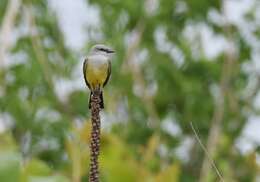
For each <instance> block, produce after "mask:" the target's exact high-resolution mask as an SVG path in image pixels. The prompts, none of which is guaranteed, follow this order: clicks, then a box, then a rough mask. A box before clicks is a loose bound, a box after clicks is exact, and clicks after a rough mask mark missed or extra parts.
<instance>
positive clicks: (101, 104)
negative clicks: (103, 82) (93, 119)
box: [88, 91, 104, 109]
mask: <svg viewBox="0 0 260 182" xmlns="http://www.w3.org/2000/svg"><path fill="white" fill-rule="evenodd" d="M92 94H93V92H92V91H91V92H90V94H89V100H88V108H89V109H91V96H92ZM99 98H100V108H101V109H104V99H103V92H102V91H101V92H100V96H99Z"/></svg>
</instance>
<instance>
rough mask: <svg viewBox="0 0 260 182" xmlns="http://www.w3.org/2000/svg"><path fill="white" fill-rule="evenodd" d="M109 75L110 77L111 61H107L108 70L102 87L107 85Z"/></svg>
mask: <svg viewBox="0 0 260 182" xmlns="http://www.w3.org/2000/svg"><path fill="white" fill-rule="evenodd" d="M110 75H111V61H110V60H108V68H107V78H106V80H105V82H104V84H103V87H104V86H105V85H106V84H107V82H108V80H109V78H110Z"/></svg>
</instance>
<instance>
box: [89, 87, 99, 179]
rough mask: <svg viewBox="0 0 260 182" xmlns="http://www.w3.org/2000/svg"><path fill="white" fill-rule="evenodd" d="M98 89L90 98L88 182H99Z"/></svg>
mask: <svg viewBox="0 0 260 182" xmlns="http://www.w3.org/2000/svg"><path fill="white" fill-rule="evenodd" d="M100 92H101V91H100V89H96V90H94V91H93V94H92V95H91V96H90V97H91V98H90V99H91V122H92V131H91V143H90V171H89V182H98V181H99V170H98V155H99V146H100V116H99V112H100V110H101V109H100V102H101V100H100V94H101V93H100Z"/></svg>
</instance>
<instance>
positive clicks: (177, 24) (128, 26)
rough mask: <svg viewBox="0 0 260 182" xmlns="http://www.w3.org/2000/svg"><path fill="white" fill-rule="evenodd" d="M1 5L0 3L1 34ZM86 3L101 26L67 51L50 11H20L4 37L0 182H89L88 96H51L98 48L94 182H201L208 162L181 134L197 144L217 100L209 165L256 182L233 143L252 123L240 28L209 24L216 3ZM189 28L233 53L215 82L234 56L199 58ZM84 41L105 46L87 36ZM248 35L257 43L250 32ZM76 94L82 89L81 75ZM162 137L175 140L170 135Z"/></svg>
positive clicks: (249, 158) (31, 5)
mask: <svg viewBox="0 0 260 182" xmlns="http://www.w3.org/2000/svg"><path fill="white" fill-rule="evenodd" d="M9 2H10V1H6V0H1V1H0V24H1V25H2V23H3V18H4V16H5V15H6V13H7V5H8V3H9ZM86 2H88V3H89V5H90V6H91V7H96V8H97V9H98V10H99V16H100V20H101V22H100V25H99V27H98V28H96V27H95V28H94V27H91V26H90V27H89V26H88V27H86V35H87V36H88V42H84V48H83V49H82V50H77V51H75V50H72V49H70V48H68V47H67V46H66V45H65V38H64V36H63V35H64V34H63V30H62V27H61V26H60V25H61V24H60V22H59V19H58V18H57V16H56V14H55V12H53V10H52V9H51V8H50V6H49V5H48V3H47V1H44V0H25V1H22V4H21V7H20V9H19V11H18V12H17V16H16V19H15V22H14V27H13V30H14V32H16V33H14V32H12V33H13V34H14V37H15V40H12V41H13V42H14V43H12V45H11V47H10V49H7V53H8V55H10V57H9V56H8V59H7V61H8V62H9V63H10V65H9V66H8V67H6V68H0V127H1V123H2V121H3V123H5V124H6V126H7V129H6V130H5V131H3V132H2V131H1V128H0V132H1V133H0V181H3V182H16V181H22V182H42V181H44V182H68V181H73V182H79V181H87V179H88V165H89V149H88V147H89V136H90V121H89V120H87V119H88V118H89V110H88V97H89V92H88V91H87V89H79V88H78V87H77V86H75V88H74V86H70V88H68V87H66V88H63V87H59V86H60V85H58V83H57V82H58V81H59V80H65V81H71V82H73V83H74V81H75V72H76V73H80V74H81V73H82V69H81V68H80V69H78V70H76V69H77V68H78V64H79V65H81V64H82V63H83V60H80V59H81V58H80V56H79V52H81V54H80V55H82V54H84V55H86V54H87V52H88V51H89V48H90V47H91V46H92V45H93V44H95V43H97V40H99V41H98V43H106V44H110V45H111V46H112V47H113V48H114V49H115V50H116V55H115V56H114V58H113V62H112V77H111V80H110V82H109V84H108V85H107V87H106V88H105V89H104V100H105V107H106V108H105V111H104V114H102V115H101V117H102V124H101V125H103V124H104V126H106V127H105V129H104V130H102V140H101V143H102V144H101V156H100V168H101V169H100V170H101V181H104V182H111V181H112V182H121V181H126V182H134V181H136V182H139V181H140V182H146V181H147V182H161V181H170V182H175V181H176V182H177V181H182V182H192V181H198V179H199V178H200V176H199V175H200V173H199V172H200V169H201V164H202V161H203V158H204V157H205V156H204V153H203V152H202V150H201V148H199V146H198V144H197V143H196V142H194V141H195V140H194V141H193V142H191V143H190V144H189V146H188V149H186V150H185V149H184V150H183V148H185V146H186V143H185V142H186V140H187V139H194V134H193V133H192V131H191V128H190V125H189V123H190V122H191V121H192V122H193V123H194V125H195V126H196V128H197V129H198V131H199V135H200V136H201V140H202V142H203V143H206V142H207V139H208V136H209V133H210V130H211V128H212V122H214V118H215V114H216V107H217V105H218V101H219V100H222V99H223V105H221V108H223V113H222V114H223V117H222V119H221V121H222V122H221V126H220V130H221V132H220V133H219V134H218V138H219V139H218V143H217V144H216V145H217V147H216V151H215V152H214V155H213V156H212V158H214V161H215V162H216V165H217V167H218V168H219V170H220V171H221V173H222V175H223V177H224V178H225V179H226V181H245V182H246V181H254V180H255V179H256V177H257V172H258V171H259V164H257V163H256V156H257V155H259V152H258V153H257V151H256V152H252V153H249V154H245V155H242V154H240V153H239V151H238V150H237V147H236V141H237V139H238V138H239V137H240V135H241V133H242V130H243V128H244V126H245V124H246V123H247V119H248V117H249V115H251V114H252V113H254V114H255V112H256V111H255V110H254V108H253V100H247V98H246V99H245V96H244V93H245V92H247V89H246V87H247V84H248V82H249V81H250V77H251V76H250V75H249V74H248V73H246V72H245V71H244V68H245V67H246V66H245V65H246V63H250V59H251V57H252V54H253V52H254V51H255V50H253V48H252V45H251V44H250V43H249V42H248V40H246V38H245V36H244V34H243V33H241V32H240V27H238V25H236V24H230V25H224V24H221V23H219V24H216V23H214V22H212V21H211V20H210V18H209V12H210V11H212V10H214V11H216V12H218V13H219V14H221V11H222V8H223V7H222V6H223V5H222V4H221V1H209V0H196V1H195V0H183V1H180V0H158V1H156V0H155V1H153V0H146V1H133V0H124V1H120V0H107V1H102V0H89V1H86ZM149 2H150V3H151V2H157V3H158V4H157V6H156V5H155V8H154V9H153V7H152V6H151V7H147V6H149ZM255 11H256V10H254V9H253V10H249V12H247V13H246V14H245V17H246V18H247V19H248V21H255V19H256V17H255V16H256V15H255ZM75 13H77V12H75ZM197 24H198V25H200V24H205V25H206V26H208V27H209V28H210V29H212V31H213V33H214V35H213V37H214V36H215V33H217V34H219V35H220V36H222V37H224V38H225V39H226V40H232V41H233V43H234V44H235V45H236V52H237V53H238V54H237V55H235V56H234V55H233V57H232V56H231V59H233V63H232V65H231V67H232V68H231V69H229V71H227V72H228V73H227V75H228V76H226V77H228V79H227V80H224V81H223V77H224V76H223V73H225V70H226V68H227V67H228V65H226V64H227V60H228V59H230V58H229V52H231V51H230V50H227V53H225V52H224V51H222V52H220V54H218V55H217V56H216V57H208V56H206V55H205V50H203V48H204V47H203V45H202V44H203V43H202V40H201V38H200V37H199V36H201V35H196V36H197V37H195V41H193V42H190V41H189V40H188V38H187V37H186V36H185V35H184V34H185V33H184V31H185V30H186V28H187V26H192V25H197ZM0 27H2V26H0ZM195 29H196V27H192V30H194V32H196V31H198V30H195ZM161 30H163V31H162V32H163V33H162V32H161V34H160V31H161ZM199 31H200V30H199ZM17 32H18V33H17ZM93 32H97V33H100V35H102V36H100V37H98V38H97V37H94V36H93V35H92V34H91V33H93ZM158 32H159V33H158ZM157 33H158V34H159V36H158V37H159V39H160V40H159V41H162V42H163V43H162V44H160V43H158V40H157V38H156V36H157ZM254 35H255V36H256V37H258V38H259V30H258V29H256V30H255V32H254ZM75 36H76V35H75ZM164 39H165V40H164ZM1 46H2V45H1ZM164 46H165V47H164ZM211 46H212V45H211ZM176 50H179V52H180V54H177V55H176V54H175V53H176ZM174 51H175V53H173V52H174ZM1 60H2V58H0V62H1ZM180 60H183V62H181V61H180ZM180 62H181V63H180ZM78 75H79V74H77V76H78ZM222 82H224V83H222ZM75 84H76V82H75ZM81 84H82V88H85V85H84V80H83V76H82V82H81ZM223 84H224V85H223ZM222 87H223V88H222ZM66 89H68V90H66ZM219 92H223V93H222V94H223V95H220V94H219ZM63 93H66V94H63ZM219 95H220V96H219ZM220 97H221V99H220ZM258 112H259V111H258ZM6 115H7V116H8V117H4V116H6ZM169 118H170V120H169ZM165 123H166V124H167V123H168V124H169V125H166V126H164V124H165ZM171 126H173V127H176V128H177V129H176V130H178V131H175V130H174V131H173V132H171V131H169V130H170V129H171ZM183 146H184V147H183ZM180 151H181V152H180ZM183 151H186V152H183ZM180 153H181V154H180ZM183 153H184V154H183ZM186 153H187V155H188V158H185V155H186ZM183 156H184V157H183ZM10 174H11V175H10ZM207 175H208V176H207V181H218V180H219V179H218V177H217V176H216V174H215V172H214V170H213V169H212V170H210V172H209V174H207Z"/></svg>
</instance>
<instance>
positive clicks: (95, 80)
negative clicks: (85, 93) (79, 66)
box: [86, 64, 108, 89]
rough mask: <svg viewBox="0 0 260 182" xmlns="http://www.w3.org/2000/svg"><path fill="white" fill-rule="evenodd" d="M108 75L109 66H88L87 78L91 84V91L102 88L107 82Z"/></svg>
mask: <svg viewBox="0 0 260 182" xmlns="http://www.w3.org/2000/svg"><path fill="white" fill-rule="evenodd" d="M107 74H108V65H107V64H103V65H101V66H99V67H94V66H92V65H90V64H89V65H88V66H87V69H86V78H87V81H88V83H89V84H90V87H91V89H94V88H97V87H102V86H103V84H104V82H105V81H106V78H107Z"/></svg>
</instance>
